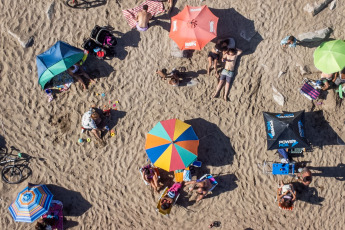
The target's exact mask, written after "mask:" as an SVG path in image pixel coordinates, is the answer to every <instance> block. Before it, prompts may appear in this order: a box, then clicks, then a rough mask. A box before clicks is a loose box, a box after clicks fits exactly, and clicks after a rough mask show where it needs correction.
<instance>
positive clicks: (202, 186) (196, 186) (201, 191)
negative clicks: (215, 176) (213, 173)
mask: <svg viewBox="0 0 345 230" xmlns="http://www.w3.org/2000/svg"><path fill="white" fill-rule="evenodd" d="M188 184H192V185H193V186H192V187H190V188H189V191H190V192H191V191H194V190H195V192H196V193H197V194H198V198H197V199H196V201H200V200H201V199H202V198H204V196H206V194H207V193H208V191H209V190H210V189H211V188H212V183H211V181H210V179H206V180H203V181H200V182H198V181H188V182H186V185H188Z"/></svg>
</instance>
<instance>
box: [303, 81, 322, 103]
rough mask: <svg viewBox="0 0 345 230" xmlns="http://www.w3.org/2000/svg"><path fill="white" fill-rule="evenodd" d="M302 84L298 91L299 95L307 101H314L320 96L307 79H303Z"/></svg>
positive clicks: (314, 86)
mask: <svg viewBox="0 0 345 230" xmlns="http://www.w3.org/2000/svg"><path fill="white" fill-rule="evenodd" d="M302 83H303V85H302V87H301V89H300V93H301V94H302V95H304V96H305V97H306V98H308V99H309V100H316V99H317V98H318V97H319V95H320V91H319V90H318V89H317V88H316V84H315V83H313V81H311V80H309V79H307V78H305V79H303V81H302Z"/></svg>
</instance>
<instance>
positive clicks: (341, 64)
mask: <svg viewBox="0 0 345 230" xmlns="http://www.w3.org/2000/svg"><path fill="white" fill-rule="evenodd" d="M314 65H315V67H316V68H318V69H319V70H321V71H322V72H324V73H327V74H331V73H335V72H338V71H340V70H342V69H344V68H345V41H343V40H334V41H328V42H324V43H322V44H321V45H320V46H319V47H317V49H316V50H315V52H314Z"/></svg>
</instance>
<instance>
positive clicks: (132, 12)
mask: <svg viewBox="0 0 345 230" xmlns="http://www.w3.org/2000/svg"><path fill="white" fill-rule="evenodd" d="M143 5H148V7H149V9H148V12H149V13H151V14H152V16H156V15H157V14H160V13H162V12H164V9H163V8H164V7H163V3H161V2H155V1H151V0H147V1H145V2H143V3H141V4H140V5H139V6H137V7H135V8H133V9H128V10H122V13H123V16H125V18H126V20H127V22H128V24H129V26H130V27H131V28H134V27H135V25H136V24H137V20H136V16H137V15H138V13H139V12H140V11H142V10H143Z"/></svg>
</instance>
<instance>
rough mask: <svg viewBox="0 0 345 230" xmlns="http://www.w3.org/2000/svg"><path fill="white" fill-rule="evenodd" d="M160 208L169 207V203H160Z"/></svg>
mask: <svg viewBox="0 0 345 230" xmlns="http://www.w3.org/2000/svg"><path fill="white" fill-rule="evenodd" d="M161 208H162V209H163V210H166V209H168V208H170V203H164V204H162V205H161Z"/></svg>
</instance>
